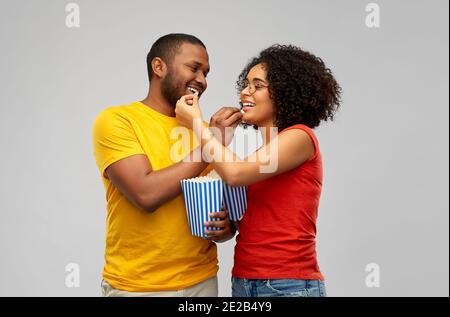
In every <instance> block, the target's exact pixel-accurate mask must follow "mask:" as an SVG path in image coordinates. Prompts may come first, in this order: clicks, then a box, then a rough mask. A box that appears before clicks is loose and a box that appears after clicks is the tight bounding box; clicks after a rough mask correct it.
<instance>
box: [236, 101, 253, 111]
mask: <svg viewBox="0 0 450 317" xmlns="http://www.w3.org/2000/svg"><path fill="white" fill-rule="evenodd" d="M239 104H240V105H241V112H242V111H244V109H245V108H254V107H255V106H256V105H255V104H254V103H251V102H239Z"/></svg>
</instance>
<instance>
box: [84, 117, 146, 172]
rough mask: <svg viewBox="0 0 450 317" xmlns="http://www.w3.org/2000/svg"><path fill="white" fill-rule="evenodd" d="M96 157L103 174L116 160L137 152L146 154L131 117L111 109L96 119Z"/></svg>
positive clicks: (94, 140) (94, 137) (94, 131)
mask: <svg viewBox="0 0 450 317" xmlns="http://www.w3.org/2000/svg"><path fill="white" fill-rule="evenodd" d="M92 141H93V145H94V157H95V161H96V163H97V167H98V168H99V170H100V172H101V174H102V175H104V172H105V170H106V168H107V167H108V166H109V165H111V164H112V163H114V162H117V161H119V160H121V159H124V158H126V157H128V156H131V155H135V154H145V152H144V150H143V149H142V147H141V144H140V143H139V140H138V138H137V136H136V134H135V132H134V129H133V127H132V125H131V122H130V121H129V119H127V118H125V117H124V116H122V115H120V114H119V113H117V112H114V111H111V110H109V109H107V110H104V111H102V112H101V113H100V114H99V115H98V116H97V118H96V119H95V121H94V125H93V131H92Z"/></svg>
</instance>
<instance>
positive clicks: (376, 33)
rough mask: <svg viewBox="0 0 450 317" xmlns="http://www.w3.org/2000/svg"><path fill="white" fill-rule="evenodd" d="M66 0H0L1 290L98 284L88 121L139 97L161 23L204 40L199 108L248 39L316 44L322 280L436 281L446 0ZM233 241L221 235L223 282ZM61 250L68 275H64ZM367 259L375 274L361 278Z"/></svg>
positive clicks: (411, 288)
mask: <svg viewBox="0 0 450 317" xmlns="http://www.w3.org/2000/svg"><path fill="white" fill-rule="evenodd" d="M74 2H75V3H77V4H79V5H80V9H81V27H80V28H67V27H66V25H65V18H66V15H67V13H66V12H65V5H66V4H67V3H69V1H67V2H66V1H56V0H54V1H50V0H41V1H5V0H1V1H0V7H1V10H0V25H1V27H0V47H1V54H2V58H1V59H0V86H1V94H0V105H1V107H0V123H1V124H0V148H1V149H2V152H1V153H2V154H1V156H0V163H1V164H0V168H1V175H0V193H1V194H0V195H1V196H0V198H1V199H0V295H2V296H13V295H16V296H50V295H53V296H82V295H85V296H98V295H99V294H100V288H99V284H100V279H101V271H102V265H103V252H104V237H105V194H104V189H103V186H102V183H101V180H100V176H99V173H98V171H97V168H96V166H95V162H94V159H93V154H92V143H91V128H92V123H93V120H94V118H95V116H96V115H97V114H98V113H99V111H101V110H102V109H104V108H106V107H107V106H110V105H119V104H125V103H129V102H131V101H133V100H140V99H142V98H143V97H144V96H145V95H146V92H147V85H148V83H147V74H146V66H145V58H146V54H147V52H148V50H149V48H150V45H151V44H152V43H153V42H154V41H155V40H156V39H157V38H158V37H159V36H161V35H163V34H166V33H170V32H185V33H191V34H195V35H197V36H198V37H199V38H201V39H202V40H203V41H204V43H205V44H206V45H207V47H208V51H209V54H210V63H211V73H210V75H209V88H208V90H207V92H206V94H205V96H204V98H203V99H202V106H203V109H204V114H205V117H208V118H209V116H210V115H212V114H213V113H214V112H215V110H217V109H218V108H219V107H220V106H221V105H224V104H227V105H236V102H237V95H236V92H235V89H234V87H235V81H236V78H237V75H238V73H239V72H240V70H241V69H242V68H243V66H244V65H245V63H246V62H247V61H248V59H249V58H250V57H252V56H254V55H255V54H256V53H258V52H259V51H260V50H261V49H263V48H265V47H267V46H269V45H271V44H273V43H276V42H278V43H290V44H295V45H299V46H301V47H303V48H305V49H307V50H310V51H311V52H313V53H315V54H317V55H318V56H320V57H322V58H323V59H324V61H325V62H326V63H327V65H328V66H329V67H330V68H331V69H332V70H333V71H334V73H335V75H336V78H337V79H338V81H339V82H340V84H341V86H342V87H343V90H344V94H343V105H342V108H341V111H340V112H339V114H338V115H337V117H336V121H335V122H333V123H330V124H326V125H323V126H321V127H320V128H319V129H317V135H318V137H319V141H320V144H321V149H322V152H323V156H324V188H323V195H322V200H321V206H320V211H319V219H318V255H319V263H320V266H321V269H322V271H323V273H324V274H325V276H326V279H327V289H328V294H329V295H330V296H448V295H449V282H448V281H449V276H448V275H449V274H448V273H449V245H448V244H449V221H448V220H449V219H448V215H449V204H448V202H449V199H448V198H449V196H448V184H449V182H448V166H449V165H448V163H449V157H448V153H449V151H448V132H449V131H448V130H449V121H448V112H449V99H448V84H449V82H448V81H449V79H448V78H449V77H448V52H449V51H448V1H446V0H440V1H437V0H435V1H424V0H422V1H411V0H408V1H406V0H403V1H399V0H396V1H392V0H391V1H376V3H378V4H379V5H380V9H381V27H380V28H378V29H376V28H375V29H374V28H368V27H366V25H365V17H366V15H367V12H366V11H365V6H366V4H367V3H369V2H370V1H359V0H352V1H351V0H348V1H331V0H330V1H324V0H320V1H317V0H316V1H312V0H311V1H306V0H305V1H287V0H284V1H281V0H277V1H275V0H273V1H256V0H251V1H237V0H236V1H221V2H219V1H206V0H202V1H200V0H192V1H173V0H166V1H164V4H162V3H163V1H148V0H147V1H144V0H142V1H137V0H136V1H104V0H103V1H99V0H96V1H87V0H83V1H82V0H79V1H74ZM247 133H248V134H249V135H250V136H251V135H252V133H253V132H252V131H248V132H247ZM241 136H242V131H241V130H239V131H238V138H239V137H241ZM253 136H255V134H254V133H253ZM255 143H256V142H251V146H253V148H254V146H256V144H255ZM238 145H239V142H238ZM233 247H234V240H233V241H229V242H227V243H224V244H221V245H219V254H220V256H219V261H220V271H219V283H220V286H219V293H220V295H221V296H230V294H231V291H230V271H231V267H232V255H233ZM70 262H75V263H77V264H79V266H80V268H81V285H80V287H79V288H68V287H66V285H65V277H66V272H65V266H66V264H68V263H70ZM372 262H374V263H377V264H378V265H379V266H380V269H381V271H380V272H381V275H380V278H381V285H380V287H379V288H369V287H367V286H366V284H365V278H366V276H367V274H368V273H367V272H366V271H365V267H366V265H367V264H368V263H372Z"/></svg>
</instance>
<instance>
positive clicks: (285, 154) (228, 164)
mask: <svg viewBox="0 0 450 317" xmlns="http://www.w3.org/2000/svg"><path fill="white" fill-rule="evenodd" d="M186 98H188V99H189V98H190V99H191V100H192V105H189V104H188V103H186ZM175 112H176V115H177V120H178V122H179V123H180V124H181V125H183V126H186V127H188V128H190V129H193V130H194V133H195V134H196V136H197V138H198V139H199V140H201V143H202V153H203V157H204V160H205V161H207V162H211V164H212V166H213V168H214V169H215V170H216V171H217V173H218V174H219V175H220V176H221V177H222V179H223V180H224V181H225V182H226V183H227V184H229V185H231V186H243V185H249V184H253V183H256V182H260V181H262V180H265V179H267V178H270V177H273V176H275V175H278V174H281V173H284V172H286V171H289V170H291V169H294V168H295V167H297V166H299V165H300V164H302V163H304V162H306V161H307V160H308V159H310V158H311V157H312V156H313V155H314V143H313V141H312V140H311V138H310V136H309V135H308V134H307V133H306V132H305V131H303V130H300V129H292V130H288V131H286V132H283V133H281V134H279V135H278V136H276V137H274V138H273V139H272V141H271V142H270V143H269V144H267V145H265V146H263V147H262V148H260V149H259V150H258V151H256V152H255V153H253V154H252V155H250V156H248V157H247V158H245V159H244V160H241V159H239V157H238V156H237V155H236V154H235V153H233V152H232V151H231V150H229V149H228V148H226V147H224V146H223V145H222V144H221V143H220V142H219V141H217V140H216V138H215V137H214V135H213V133H212V132H211V130H210V129H209V128H208V127H207V126H206V125H205V124H204V122H203V118H202V114H201V111H200V107H199V105H198V98H197V97H196V96H191V97H187V96H184V97H182V98H181V99H180V100H179V101H178V102H177V106H176V109H175ZM194 121H195V122H196V123H197V124H195V125H194Z"/></svg>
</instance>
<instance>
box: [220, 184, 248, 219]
mask: <svg viewBox="0 0 450 317" xmlns="http://www.w3.org/2000/svg"><path fill="white" fill-rule="evenodd" d="M247 191H248V189H247V186H237V187H232V186H230V185H228V184H226V183H223V198H224V199H223V205H224V207H225V210H227V211H228V218H229V219H230V220H232V221H240V220H241V219H242V217H243V216H244V213H245V211H246V210H247Z"/></svg>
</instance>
